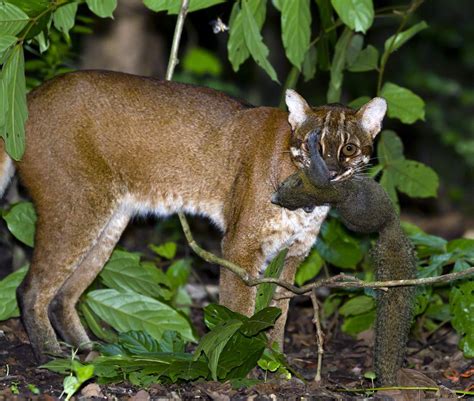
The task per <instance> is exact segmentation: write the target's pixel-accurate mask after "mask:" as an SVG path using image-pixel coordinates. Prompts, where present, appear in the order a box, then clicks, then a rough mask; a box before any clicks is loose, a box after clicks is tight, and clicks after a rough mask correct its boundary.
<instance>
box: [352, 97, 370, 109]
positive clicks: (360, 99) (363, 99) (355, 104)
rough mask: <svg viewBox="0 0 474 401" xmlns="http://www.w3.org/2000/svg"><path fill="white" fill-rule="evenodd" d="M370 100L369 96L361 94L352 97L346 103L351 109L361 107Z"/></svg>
mask: <svg viewBox="0 0 474 401" xmlns="http://www.w3.org/2000/svg"><path fill="white" fill-rule="evenodd" d="M369 101H370V97H369V96H361V97H358V98H357V99H354V100H353V101H352V102H350V103H349V104H348V106H349V107H352V108H353V109H359V108H360V107H362V106H363V105H364V104H366V103H367V102H369Z"/></svg>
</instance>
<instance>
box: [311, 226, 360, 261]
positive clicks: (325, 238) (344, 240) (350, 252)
mask: <svg viewBox="0 0 474 401" xmlns="http://www.w3.org/2000/svg"><path fill="white" fill-rule="evenodd" d="M316 249H317V250H318V252H319V254H320V255H321V257H322V258H323V259H324V260H326V261H327V262H329V263H331V264H333V265H334V266H337V267H342V268H346V269H355V268H356V266H357V264H358V263H359V262H360V261H361V260H362V256H363V255H362V251H361V249H360V247H359V242H358V241H357V240H356V239H354V238H353V237H351V236H349V234H347V232H346V231H345V230H344V228H343V227H342V225H341V223H339V222H338V221H337V220H336V219H330V220H326V221H325V222H324V224H323V226H322V227H321V235H320V236H319V238H318V240H317V241H316Z"/></svg>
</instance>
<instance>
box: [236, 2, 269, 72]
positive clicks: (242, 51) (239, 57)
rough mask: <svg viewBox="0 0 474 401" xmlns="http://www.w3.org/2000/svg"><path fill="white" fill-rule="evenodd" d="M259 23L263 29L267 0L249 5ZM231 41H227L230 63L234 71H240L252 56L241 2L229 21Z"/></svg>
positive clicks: (237, 3)
mask: <svg viewBox="0 0 474 401" xmlns="http://www.w3.org/2000/svg"><path fill="white" fill-rule="evenodd" d="M249 7H251V8H252V13H253V15H254V17H255V20H256V21H257V25H258V27H259V29H261V28H262V26H263V23H264V21H265V15H266V0H254V1H252V2H251V3H250V4H249ZM229 28H230V29H229V40H228V41H227V52H228V54H229V61H230V63H231V64H232V68H233V70H234V71H236V72H237V71H238V70H239V67H240V65H241V64H242V63H243V62H244V61H245V60H247V59H248V57H249V56H250V53H249V50H248V48H247V45H246V44H245V38H244V29H245V26H244V22H243V15H242V11H241V9H240V6H239V2H235V3H234V6H233V7H232V12H231V14H230V19H229Z"/></svg>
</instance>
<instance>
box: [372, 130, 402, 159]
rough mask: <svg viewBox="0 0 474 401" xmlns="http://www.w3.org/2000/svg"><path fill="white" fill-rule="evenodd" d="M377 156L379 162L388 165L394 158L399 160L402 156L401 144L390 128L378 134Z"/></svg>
mask: <svg viewBox="0 0 474 401" xmlns="http://www.w3.org/2000/svg"><path fill="white" fill-rule="evenodd" d="M377 156H378V159H379V163H380V164H384V165H385V166H389V165H390V164H391V163H392V162H394V161H395V160H401V159H404V158H405V157H404V156H403V144H402V141H401V139H400V137H399V136H398V135H397V134H396V133H395V132H394V131H390V130H384V131H382V133H381V134H380V140H379V142H378V144H377Z"/></svg>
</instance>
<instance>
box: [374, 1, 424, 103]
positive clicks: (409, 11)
mask: <svg viewBox="0 0 474 401" xmlns="http://www.w3.org/2000/svg"><path fill="white" fill-rule="evenodd" d="M423 1H424V0H413V1H412V3H411V4H410V6H409V7H408V9H407V10H406V11H405V13H404V14H403V18H402V20H401V21H400V25H399V26H398V28H397V31H396V32H395V35H393V38H392V40H391V41H390V43H389V45H388V48H387V50H385V52H384V53H383V55H382V59H381V60H380V68H379V76H378V79H377V96H378V95H380V91H381V90H382V82H383V75H384V73H385V66H386V65H387V61H388V58H389V57H390V55H391V54H392V50H393V46H394V45H395V42H396V41H397V37H398V35H399V34H400V32H401V31H402V29H403V28H404V27H405V25H406V23H407V22H408V18H409V17H410V15H412V14H413V13H414V12H415V11H416V9H417V8H418V7H420V6H421V4H422V3H423Z"/></svg>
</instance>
